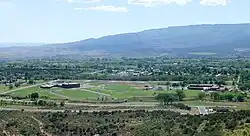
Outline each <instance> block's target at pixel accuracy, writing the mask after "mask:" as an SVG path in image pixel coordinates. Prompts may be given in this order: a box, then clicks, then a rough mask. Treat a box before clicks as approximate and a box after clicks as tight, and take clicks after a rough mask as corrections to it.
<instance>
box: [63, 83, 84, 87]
mask: <svg viewBox="0 0 250 136" xmlns="http://www.w3.org/2000/svg"><path fill="white" fill-rule="evenodd" d="M61 87H62V88H80V87H81V84H80V83H63V84H62V86H61Z"/></svg>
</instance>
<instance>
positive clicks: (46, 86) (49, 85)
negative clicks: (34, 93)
mask: <svg viewBox="0 0 250 136" xmlns="http://www.w3.org/2000/svg"><path fill="white" fill-rule="evenodd" d="M53 87H60V88H66V89H70V88H80V87H81V84H80V83H72V82H64V81H54V82H51V83H47V84H43V85H41V86H40V88H43V89H50V88H53Z"/></svg>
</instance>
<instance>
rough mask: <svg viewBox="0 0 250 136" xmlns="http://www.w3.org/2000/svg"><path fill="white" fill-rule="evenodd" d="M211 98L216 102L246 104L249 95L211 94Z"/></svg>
mask: <svg viewBox="0 0 250 136" xmlns="http://www.w3.org/2000/svg"><path fill="white" fill-rule="evenodd" d="M210 97H211V99H212V100H214V101H220V100H227V101H232V102H244V101H245V99H246V97H247V95H246V94H242V93H231V92H225V93H220V92H211V93H210Z"/></svg>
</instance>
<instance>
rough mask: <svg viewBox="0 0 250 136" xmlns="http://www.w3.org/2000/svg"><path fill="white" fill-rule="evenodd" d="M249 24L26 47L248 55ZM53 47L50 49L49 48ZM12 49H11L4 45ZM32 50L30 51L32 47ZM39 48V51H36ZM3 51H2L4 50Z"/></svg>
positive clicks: (89, 52) (91, 52)
mask: <svg viewBox="0 0 250 136" xmlns="http://www.w3.org/2000/svg"><path fill="white" fill-rule="evenodd" d="M249 37H250V24H217V25H192V26H179V27H178V26H176V27H168V28H163V29H152V30H146V31H142V32H138V33H126V34H119V35H112V36H105V37H101V38H98V39H87V40H83V41H77V42H71V43H63V44H51V45H45V46H39V47H36V48H35V47H29V48H26V50H25V51H26V53H27V52H29V55H30V56H48V55H47V54H49V55H50V56H55V55H66V56H70V55H78V54H80V55H81V56H155V55H162V54H163V55H166V54H167V55H170V56H189V55H191V56H194V55H199V56H200V55H202V53H205V54H209V53H211V54H212V55H219V56H231V55H233V56H235V55H243V56H249V55H250V53H249V48H250V39H249ZM38 48H40V49H38ZM51 48H53V50H52V51H53V52H51V50H50V49H51ZM6 50H7V53H10V54H12V56H13V54H14V55H15V54H16V52H14V53H13V50H15V49H13V48H12V49H9V48H8V49H6ZM34 50H35V51H36V53H33V51H34ZM40 50H41V52H39V51H40ZM5 53H6V52H5Z"/></svg>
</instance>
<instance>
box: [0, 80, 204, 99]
mask: <svg viewBox="0 0 250 136" xmlns="http://www.w3.org/2000/svg"><path fill="white" fill-rule="evenodd" d="M76 82H80V83H82V86H83V88H84V89H81V88H79V89H62V88H51V89H41V88H40V87H39V86H35V87H31V88H26V89H21V90H17V91H15V92H11V93H9V94H10V95H12V96H21V97H25V96H28V95H30V94H31V93H34V92H37V93H39V95H40V96H47V97H48V98H49V99H69V100H98V99H100V98H101V97H102V96H108V97H107V98H108V100H111V97H112V98H114V99H119V100H125V99H129V100H135V98H147V99H142V100H146V101H154V96H155V95H156V94H158V93H175V91H174V90H169V91H167V90H165V89H163V90H144V89H143V87H144V85H148V84H149V83H148V82H110V81H102V82H100V81H98V82H96V81H92V82H88V83H86V82H85V81H80V80H79V81H76ZM2 88H3V87H2ZM4 89H5V90H4ZM4 89H2V90H4V91H7V90H8V87H7V88H6V87H5V88H4ZM6 89H7V90H6ZM88 90H89V91H88ZM184 92H185V94H186V97H187V98H189V99H192V98H195V97H197V95H198V93H199V91H192V90H185V91H184ZM107 98H106V99H107ZM130 98H133V99H130Z"/></svg>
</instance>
